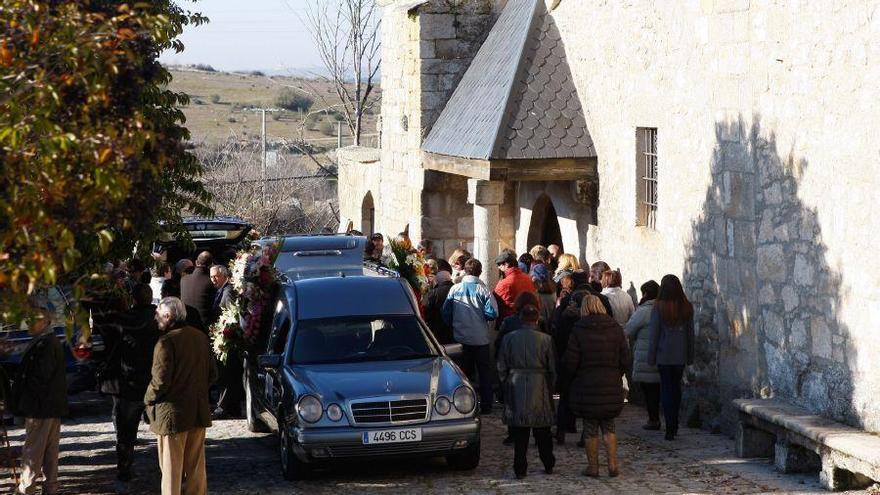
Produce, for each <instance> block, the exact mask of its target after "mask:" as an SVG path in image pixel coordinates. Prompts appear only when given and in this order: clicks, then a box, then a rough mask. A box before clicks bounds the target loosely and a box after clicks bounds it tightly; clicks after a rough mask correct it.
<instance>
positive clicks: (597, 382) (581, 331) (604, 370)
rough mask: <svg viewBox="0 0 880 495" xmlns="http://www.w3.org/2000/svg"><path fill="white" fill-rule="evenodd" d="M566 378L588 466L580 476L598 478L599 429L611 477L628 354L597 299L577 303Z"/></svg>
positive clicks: (566, 358)
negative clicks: (583, 437)
mask: <svg viewBox="0 0 880 495" xmlns="http://www.w3.org/2000/svg"><path fill="white" fill-rule="evenodd" d="M563 362H564V369H565V373H566V375H567V376H568V377H570V384H571V385H570V386H569V390H568V406H569V409H570V410H571V412H572V413H574V415H575V416H577V417H580V418H584V433H585V435H586V451H587V462H588V464H589V465H588V467H587V469H586V470H585V471H584V474H585V475H587V476H591V477H596V476H599V430H600V429H601V430H602V433H603V435H604V439H605V450H606V453H607V454H608V475H609V476H612V477H614V476H617V475H618V472H619V468H618V464H617V434H616V433H615V428H614V418H616V417H617V416H618V415H620V411H621V410H623V400H624V390H623V381H622V380H621V378H622V377H623V375H624V374H626V373H627V372H628V371H629V367H630V351H629V345H628V344H627V341H626V336H625V335H624V333H623V329H622V328H621V327H620V325H618V324H617V322H616V321H614V318H612V317H611V316H609V315H608V312H607V311H606V309H605V305H604V304H602V300H601V299H599V297H597V296H594V295H591V294H590V295H586V296H584V299H583V301H582V303H581V319H580V320H579V321H578V322H577V323H576V324H575V326H574V329H573V330H572V333H571V338H570V339H569V342H568V348H567V349H566V351H565V356H564V357H563Z"/></svg>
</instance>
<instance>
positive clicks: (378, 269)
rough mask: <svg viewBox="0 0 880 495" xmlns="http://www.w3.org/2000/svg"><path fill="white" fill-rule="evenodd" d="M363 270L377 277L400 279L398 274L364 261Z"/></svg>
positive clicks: (377, 264) (374, 263)
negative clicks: (365, 269) (371, 272)
mask: <svg viewBox="0 0 880 495" xmlns="http://www.w3.org/2000/svg"><path fill="white" fill-rule="evenodd" d="M364 268H367V269H369V270H371V271H373V272H374V273H375V274H376V275H378V276H382V277H391V278H400V273H397V271H395V270H392V269H391V268H388V267H386V266H382V265H380V264H379V263H376V262H373V261H364Z"/></svg>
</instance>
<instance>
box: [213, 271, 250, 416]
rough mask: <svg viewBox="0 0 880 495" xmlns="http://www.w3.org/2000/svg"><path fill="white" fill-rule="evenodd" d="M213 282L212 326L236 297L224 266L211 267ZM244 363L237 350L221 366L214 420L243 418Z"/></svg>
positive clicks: (232, 351)
mask: <svg viewBox="0 0 880 495" xmlns="http://www.w3.org/2000/svg"><path fill="white" fill-rule="evenodd" d="M211 282H212V283H213V284H214V287H215V288H216V289H217V295H216V296H214V305H213V306H212V308H211V325H213V324H214V323H216V322H217V321H218V320H219V319H220V315H221V314H222V313H223V310H224V309H226V308H228V307H230V306H231V305H232V304H233V303H234V298H235V295H234V293H233V289H232V284H231V283H230V281H229V269H228V268H226V267H225V266H223V265H214V266H212V267H211ZM243 376H244V363H243V362H242V357H241V355H239V353H238V352H237V351H235V350H231V351H230V352H229V355H228V356H227V357H226V363H223V364H221V365H220V380H219V382H218V385H219V388H220V396H219V398H218V400H217V409H215V410H214V413H213V416H212V417H213V419H231V418H238V417H241V401H242V399H244V385H243V382H242V377H243Z"/></svg>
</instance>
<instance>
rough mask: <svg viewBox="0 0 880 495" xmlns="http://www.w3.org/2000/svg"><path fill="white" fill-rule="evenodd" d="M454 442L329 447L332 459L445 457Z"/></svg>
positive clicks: (434, 441) (438, 441) (433, 441)
mask: <svg viewBox="0 0 880 495" xmlns="http://www.w3.org/2000/svg"><path fill="white" fill-rule="evenodd" d="M454 446H455V442H454V441H450V440H431V441H421V442H409V443H386V444H379V445H332V446H330V447H328V450H329V451H330V455H331V456H332V457H360V456H374V455H375V456H382V455H407V454H424V453H431V452H436V453H437V455H443V454H445V453H449V452H451V451H452V450H453V448H454Z"/></svg>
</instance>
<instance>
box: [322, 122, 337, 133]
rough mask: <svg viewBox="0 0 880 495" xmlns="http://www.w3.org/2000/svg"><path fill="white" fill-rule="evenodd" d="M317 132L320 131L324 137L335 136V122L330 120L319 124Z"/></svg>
mask: <svg viewBox="0 0 880 495" xmlns="http://www.w3.org/2000/svg"><path fill="white" fill-rule="evenodd" d="M318 130H319V131H321V134H324V135H325V136H335V135H336V122H333V121H331V120H324V121H322V122H321V125H319V126H318Z"/></svg>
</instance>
